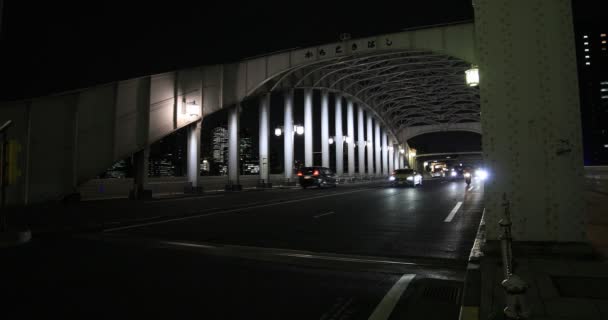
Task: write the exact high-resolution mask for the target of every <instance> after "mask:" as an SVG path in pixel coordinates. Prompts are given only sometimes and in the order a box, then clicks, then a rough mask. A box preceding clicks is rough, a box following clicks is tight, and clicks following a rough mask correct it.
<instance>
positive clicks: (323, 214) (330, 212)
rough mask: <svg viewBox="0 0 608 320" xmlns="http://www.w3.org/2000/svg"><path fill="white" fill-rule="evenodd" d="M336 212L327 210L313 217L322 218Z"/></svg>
mask: <svg viewBox="0 0 608 320" xmlns="http://www.w3.org/2000/svg"><path fill="white" fill-rule="evenodd" d="M334 213H335V212H333V211H328V212H325V213H321V214H318V215H316V216H314V217H313V218H315V219H318V218H320V217H322V216H327V215H330V214H334Z"/></svg>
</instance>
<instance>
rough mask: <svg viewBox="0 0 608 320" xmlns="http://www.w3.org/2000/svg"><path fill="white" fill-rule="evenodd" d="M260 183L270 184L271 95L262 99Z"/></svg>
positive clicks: (265, 95) (263, 96) (266, 95)
mask: <svg viewBox="0 0 608 320" xmlns="http://www.w3.org/2000/svg"><path fill="white" fill-rule="evenodd" d="M259 134H260V137H259V141H260V142H259V152H260V159H259V161H260V182H261V183H264V184H267V183H270V156H269V137H270V93H267V94H264V95H262V96H261V97H260V133H259Z"/></svg>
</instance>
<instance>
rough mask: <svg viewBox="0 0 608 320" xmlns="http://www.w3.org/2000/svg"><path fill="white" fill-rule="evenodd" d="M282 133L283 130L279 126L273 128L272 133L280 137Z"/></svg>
mask: <svg viewBox="0 0 608 320" xmlns="http://www.w3.org/2000/svg"><path fill="white" fill-rule="evenodd" d="M282 134H283V130H281V128H276V129H274V135H275V136H277V137H280V136H281V135H282Z"/></svg>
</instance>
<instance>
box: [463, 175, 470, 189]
mask: <svg viewBox="0 0 608 320" xmlns="http://www.w3.org/2000/svg"><path fill="white" fill-rule="evenodd" d="M464 182H466V183H467V187H468V186H470V185H471V173H470V172H465V173H464Z"/></svg>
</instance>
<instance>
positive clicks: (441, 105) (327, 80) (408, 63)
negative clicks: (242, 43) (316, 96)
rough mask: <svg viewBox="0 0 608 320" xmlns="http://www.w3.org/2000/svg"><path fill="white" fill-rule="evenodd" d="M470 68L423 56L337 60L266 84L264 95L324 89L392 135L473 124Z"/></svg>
mask: <svg viewBox="0 0 608 320" xmlns="http://www.w3.org/2000/svg"><path fill="white" fill-rule="evenodd" d="M468 68H470V65H469V64H468V63H467V62H465V61H463V60H460V59H456V58H453V57H450V56H447V55H443V54H437V53H433V52H429V51H420V50H415V51H414V50H411V51H387V52H382V53H376V54H370V55H353V56H343V57H338V58H333V59H328V60H324V61H319V62H315V63H313V64H309V65H306V66H300V67H297V68H294V69H292V70H290V71H287V72H285V73H283V74H282V75H281V76H279V77H277V78H276V79H273V80H271V81H270V82H269V89H270V91H273V90H281V89H287V88H314V89H328V90H330V91H333V92H343V93H346V94H348V95H350V96H353V97H356V98H357V100H359V101H362V102H363V103H364V104H365V105H367V107H369V108H372V109H373V111H374V112H375V113H376V114H378V115H379V116H381V117H382V118H383V119H382V120H383V121H384V122H385V123H387V124H389V125H390V126H392V128H391V129H392V130H393V131H394V132H398V131H400V130H401V129H404V128H406V127H409V126H416V125H429V124H446V123H448V124H449V123H460V122H479V91H478V89H477V88H476V87H469V86H468V85H467V84H466V80H465V73H464V71H465V70H467V69H468Z"/></svg>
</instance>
